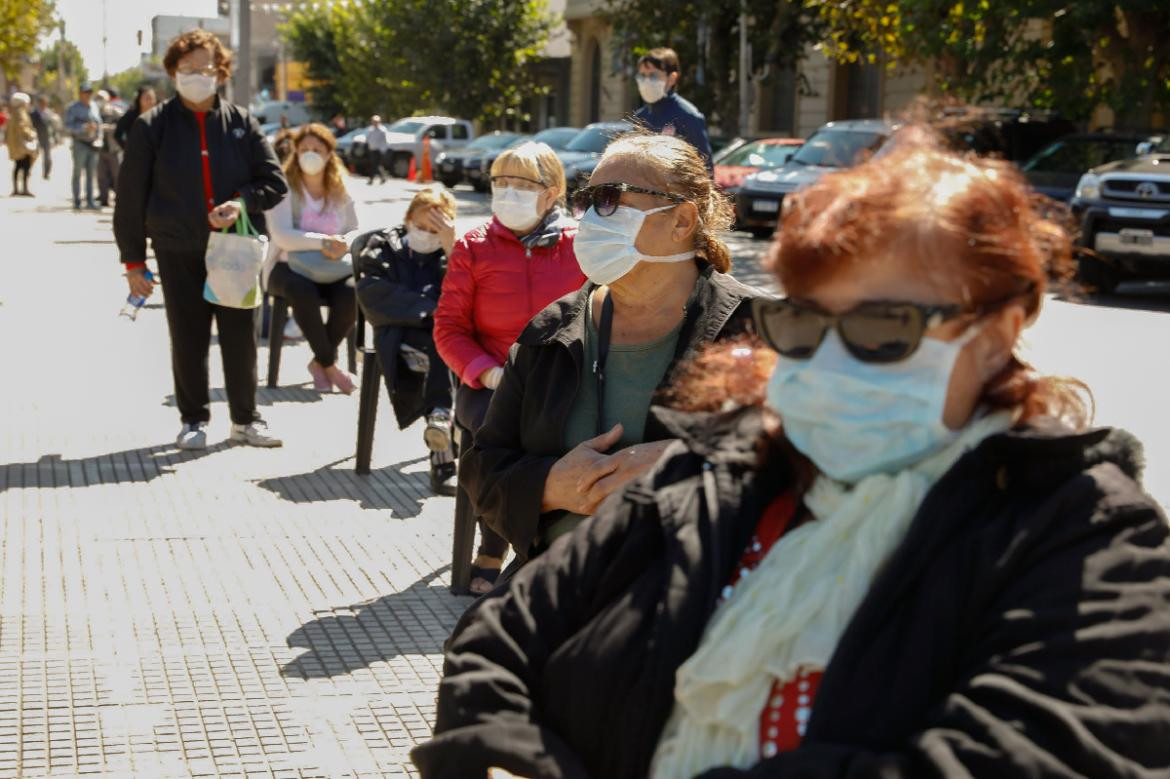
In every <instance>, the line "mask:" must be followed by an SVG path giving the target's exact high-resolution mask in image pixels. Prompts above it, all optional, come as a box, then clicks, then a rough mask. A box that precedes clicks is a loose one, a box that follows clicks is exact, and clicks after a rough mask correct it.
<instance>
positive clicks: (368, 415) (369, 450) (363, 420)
mask: <svg viewBox="0 0 1170 779" xmlns="http://www.w3.org/2000/svg"><path fill="white" fill-rule="evenodd" d="M381 377H382V365H381V363H380V362H379V361H378V354H377V353H376V352H375V351H374V350H373V349H363V350H362V385H361V388H360V389H359V390H358V392H359V397H358V429H357V452H356V454H355V456H354V465H353V469H354V471H355V472H357V473H360V474H362V475H365V474H368V473H369V472H370V457H371V455H372V454H373V450H374V425H375V423H376V422H377V420H378V392H379V386H378V385H380V384H381V383H382V382H381Z"/></svg>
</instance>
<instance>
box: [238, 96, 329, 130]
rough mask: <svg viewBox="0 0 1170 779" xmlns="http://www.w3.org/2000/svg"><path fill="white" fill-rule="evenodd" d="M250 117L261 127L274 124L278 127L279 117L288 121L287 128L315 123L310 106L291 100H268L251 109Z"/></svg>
mask: <svg viewBox="0 0 1170 779" xmlns="http://www.w3.org/2000/svg"><path fill="white" fill-rule="evenodd" d="M252 116H254V117H256V121H257V122H259V123H260V124H261V125H265V124H274V125H276V126H277V127H280V119H281V117H285V118H286V119H287V120H288V124H289V127H293V126H295V125H302V124H308V123H309V122H313V121H316V117H315V116H314V115H313V111H312V110H311V106H309V105H308V104H307V103H297V102H293V101H291V100H269V101H268V102H265V103H259V104H257V105H256V106H255V107H254V108H253V109H252Z"/></svg>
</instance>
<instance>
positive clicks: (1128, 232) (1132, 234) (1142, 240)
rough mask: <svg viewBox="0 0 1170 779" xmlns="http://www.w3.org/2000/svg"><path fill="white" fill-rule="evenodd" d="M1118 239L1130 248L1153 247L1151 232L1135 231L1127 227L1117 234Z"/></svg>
mask: <svg viewBox="0 0 1170 779" xmlns="http://www.w3.org/2000/svg"><path fill="white" fill-rule="evenodd" d="M1118 237H1119V238H1120V239H1121V242H1122V243H1125V244H1130V245H1131V246H1153V245H1154V231H1153V230H1137V229H1134V228H1132V227H1127V228H1125V229H1124V230H1122V231H1121V232H1120V233H1118Z"/></svg>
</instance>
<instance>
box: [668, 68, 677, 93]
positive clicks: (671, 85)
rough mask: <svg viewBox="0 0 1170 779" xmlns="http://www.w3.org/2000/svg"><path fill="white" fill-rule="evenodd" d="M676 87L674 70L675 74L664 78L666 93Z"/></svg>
mask: <svg viewBox="0 0 1170 779" xmlns="http://www.w3.org/2000/svg"><path fill="white" fill-rule="evenodd" d="M677 86H678V71H677V70H676V71H675V72H673V73H671V74H669V75H668V76H667V77H666V89H667V91H670V90H671V89H674V88H675V87H677Z"/></svg>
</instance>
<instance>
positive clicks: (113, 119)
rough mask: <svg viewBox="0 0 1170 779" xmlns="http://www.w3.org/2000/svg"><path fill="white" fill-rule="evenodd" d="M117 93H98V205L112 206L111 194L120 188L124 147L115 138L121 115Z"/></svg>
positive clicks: (104, 91) (101, 91)
mask: <svg viewBox="0 0 1170 779" xmlns="http://www.w3.org/2000/svg"><path fill="white" fill-rule="evenodd" d="M116 94H117V93H116V92H115V93H113V94H111V93H110V92H108V91H106V90H104V89H99V90H98V93H97V99H96V102H97V106H98V115H99V116H101V118H102V146H101V149H100V150H99V151H98V164H97V177H98V205H99V206H101V207H102V208H105V207H107V206H109V205H110V193H111V192H113V191H114V189H115V188H116V187H117V186H118V168H119V167H120V166H121V164H122V146H121V144H119V143H118V141H117V140H116V139H115V137H114V133H115V132H116V130H117V126H118V120H119V119H120V118H121V115H120V114H119V112H118V108H117V106H115V105H114V103H113V97H114V96H115V95H116Z"/></svg>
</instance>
